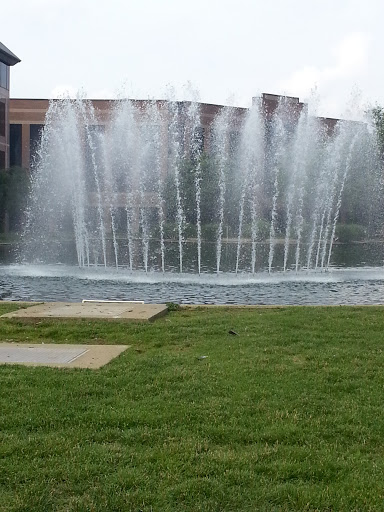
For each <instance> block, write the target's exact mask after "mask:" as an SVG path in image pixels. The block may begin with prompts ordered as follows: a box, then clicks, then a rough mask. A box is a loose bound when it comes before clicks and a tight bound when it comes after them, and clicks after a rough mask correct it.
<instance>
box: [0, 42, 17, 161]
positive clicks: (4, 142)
mask: <svg viewBox="0 0 384 512" xmlns="http://www.w3.org/2000/svg"><path fill="white" fill-rule="evenodd" d="M18 62H20V59H19V58H18V57H16V55H15V54H14V53H12V52H11V51H10V50H8V48H7V47H6V46H4V45H3V44H2V43H0V169H5V168H6V167H9V130H8V125H9V123H10V119H9V85H10V72H9V68H10V66H14V65H15V64H17V63H18Z"/></svg>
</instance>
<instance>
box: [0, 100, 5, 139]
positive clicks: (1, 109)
mask: <svg viewBox="0 0 384 512" xmlns="http://www.w3.org/2000/svg"><path fill="white" fill-rule="evenodd" d="M0 136H1V137H5V101H0Z"/></svg>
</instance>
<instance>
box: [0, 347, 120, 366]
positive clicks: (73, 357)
mask: <svg viewBox="0 0 384 512" xmlns="http://www.w3.org/2000/svg"><path fill="white" fill-rule="evenodd" d="M129 347H130V345H64V344H60V345H55V344H53V343H52V344H50V343H49V344H37V343H28V344H26V343H0V365H1V364H23V365H27V366H52V367H55V368H90V369H97V368H100V367H101V366H104V365H105V364H107V363H109V361H111V360H112V359H114V358H115V357H117V356H118V355H120V354H121V353H122V352H124V351H125V350H127V348H129Z"/></svg>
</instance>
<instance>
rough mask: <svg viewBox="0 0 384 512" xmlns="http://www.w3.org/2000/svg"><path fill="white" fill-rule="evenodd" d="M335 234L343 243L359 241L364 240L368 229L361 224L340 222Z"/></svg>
mask: <svg viewBox="0 0 384 512" xmlns="http://www.w3.org/2000/svg"><path fill="white" fill-rule="evenodd" d="M335 235H336V238H337V239H338V241H339V242H342V243H348V242H359V241H360V240H364V238H365V235H366V229H365V227H364V226H362V225H361V224H338V225H337V226H336V234H335Z"/></svg>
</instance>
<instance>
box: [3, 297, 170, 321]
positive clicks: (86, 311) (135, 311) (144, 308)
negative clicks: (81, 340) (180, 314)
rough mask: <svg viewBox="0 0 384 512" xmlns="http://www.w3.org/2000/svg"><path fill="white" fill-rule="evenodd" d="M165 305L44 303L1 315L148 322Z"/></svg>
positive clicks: (21, 317) (160, 314) (28, 319)
mask: <svg viewBox="0 0 384 512" xmlns="http://www.w3.org/2000/svg"><path fill="white" fill-rule="evenodd" d="M167 311H168V309H167V306H166V305H165V304H130V303H123V302H108V303H107V302H84V303H78V302H47V303H43V304H38V305H36V306H31V307H28V308H26V309H19V310H17V311H12V312H11V313H6V314H5V315H1V316H0V318H14V319H17V320H25V321H39V320H44V319H48V318H51V319H55V320H59V319H76V318H80V319H83V318H84V319H89V320H96V319H98V320H112V321H124V322H128V321H139V322H149V321H153V320H155V319H156V318H158V317H160V316H163V315H165V314H166V313H167Z"/></svg>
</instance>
